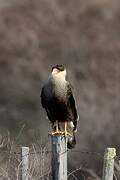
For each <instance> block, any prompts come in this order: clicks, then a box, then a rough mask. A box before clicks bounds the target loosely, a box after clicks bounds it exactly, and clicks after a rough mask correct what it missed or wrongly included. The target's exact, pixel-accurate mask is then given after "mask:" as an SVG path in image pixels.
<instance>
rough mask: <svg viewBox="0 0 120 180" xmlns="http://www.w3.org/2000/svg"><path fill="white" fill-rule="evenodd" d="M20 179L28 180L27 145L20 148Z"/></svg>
mask: <svg viewBox="0 0 120 180" xmlns="http://www.w3.org/2000/svg"><path fill="white" fill-rule="evenodd" d="M21 165H22V169H21V170H22V171H21V180H28V165H29V147H22V148H21Z"/></svg>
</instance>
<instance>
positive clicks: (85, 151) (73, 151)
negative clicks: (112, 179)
mask: <svg viewBox="0 0 120 180" xmlns="http://www.w3.org/2000/svg"><path fill="white" fill-rule="evenodd" d="M4 152H6V153H8V151H4ZM67 152H71V153H81V154H85V155H88V156H89V155H90V156H98V157H100V158H102V159H104V154H102V153H100V152H95V151H87V150H67ZM49 153H52V151H51V150H40V151H35V152H29V153H27V154H25V155H24V156H30V155H34V154H41V155H43V154H49ZM64 153H66V151H65V152H62V153H61V154H60V155H62V154H64ZM11 154H15V155H21V152H15V151H13V152H11ZM24 156H22V157H24ZM113 159H115V160H120V155H116V156H115V157H113Z"/></svg>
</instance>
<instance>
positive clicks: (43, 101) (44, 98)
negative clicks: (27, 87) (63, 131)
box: [41, 87, 46, 108]
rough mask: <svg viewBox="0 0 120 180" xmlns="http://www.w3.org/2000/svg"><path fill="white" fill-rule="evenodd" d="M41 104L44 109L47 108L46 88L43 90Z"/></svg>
mask: <svg viewBox="0 0 120 180" xmlns="http://www.w3.org/2000/svg"><path fill="white" fill-rule="evenodd" d="M41 104H42V107H43V108H45V106H46V97H45V95H44V87H43V88H42V90H41Z"/></svg>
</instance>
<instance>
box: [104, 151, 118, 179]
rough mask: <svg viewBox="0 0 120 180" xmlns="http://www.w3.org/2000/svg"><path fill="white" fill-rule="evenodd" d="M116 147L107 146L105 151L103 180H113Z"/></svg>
mask: <svg viewBox="0 0 120 180" xmlns="http://www.w3.org/2000/svg"><path fill="white" fill-rule="evenodd" d="M115 156H116V149H115V148H107V149H106V150H105V153H104V164H103V177H102V180H113V175H114V158H115Z"/></svg>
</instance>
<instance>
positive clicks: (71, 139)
mask: <svg viewBox="0 0 120 180" xmlns="http://www.w3.org/2000/svg"><path fill="white" fill-rule="evenodd" d="M75 145H76V138H75V132H74V131H73V135H72V136H71V137H68V142H67V148H69V149H72V148H74V147H75Z"/></svg>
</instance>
